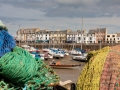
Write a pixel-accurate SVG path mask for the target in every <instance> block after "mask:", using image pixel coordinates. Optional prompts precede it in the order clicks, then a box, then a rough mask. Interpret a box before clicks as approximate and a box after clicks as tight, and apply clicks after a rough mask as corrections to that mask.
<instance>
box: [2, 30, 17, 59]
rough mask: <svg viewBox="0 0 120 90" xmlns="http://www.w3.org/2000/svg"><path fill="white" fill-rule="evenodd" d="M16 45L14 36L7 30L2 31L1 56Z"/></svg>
mask: <svg viewBox="0 0 120 90" xmlns="http://www.w3.org/2000/svg"><path fill="white" fill-rule="evenodd" d="M15 46H16V43H15V40H14V38H13V37H12V36H11V35H10V34H9V33H8V32H7V31H5V30H1V31H0V57H1V56H3V55H4V54H5V53H7V52H11V51H12V49H13V48H14V47H15Z"/></svg>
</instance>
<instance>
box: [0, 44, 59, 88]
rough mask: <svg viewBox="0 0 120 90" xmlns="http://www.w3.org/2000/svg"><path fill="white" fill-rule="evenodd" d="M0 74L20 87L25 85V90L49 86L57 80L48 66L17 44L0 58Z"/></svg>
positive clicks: (56, 82)
mask: <svg viewBox="0 0 120 90" xmlns="http://www.w3.org/2000/svg"><path fill="white" fill-rule="evenodd" d="M0 75H2V76H4V77H5V78H7V79H8V80H10V82H12V83H13V84H15V85H18V86H20V87H23V86H24V85H26V88H27V90H36V89H38V88H39V89H42V88H50V86H49V85H55V84H58V82H59V77H58V76H57V75H56V74H55V72H54V71H53V70H52V69H51V68H50V67H49V66H47V65H46V64H45V63H44V62H43V61H42V60H39V59H38V58H36V59H35V58H33V57H32V55H31V54H30V53H29V52H28V51H26V50H24V49H22V48H20V47H18V46H16V47H15V48H14V49H13V52H8V53H6V54H5V55H4V56H2V57H1V58H0ZM31 88H33V89H31Z"/></svg>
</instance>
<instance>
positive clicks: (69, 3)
mask: <svg viewBox="0 0 120 90" xmlns="http://www.w3.org/2000/svg"><path fill="white" fill-rule="evenodd" d="M0 3H4V4H10V5H13V6H14V7H17V8H26V9H37V10H39V11H42V12H44V14H45V16H47V17H69V18H73V17H88V18H89V17H112V16H114V15H116V16H120V13H119V12H118V10H119V8H120V6H119V5H120V1H119V0H2V1H0ZM106 13H107V14H106Z"/></svg>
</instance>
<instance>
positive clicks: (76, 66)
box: [49, 64, 81, 69]
mask: <svg viewBox="0 0 120 90" xmlns="http://www.w3.org/2000/svg"><path fill="white" fill-rule="evenodd" d="M49 66H51V67H52V68H61V69H74V68H78V67H79V66H81V65H66V64H65V65H53V64H52V65H49Z"/></svg>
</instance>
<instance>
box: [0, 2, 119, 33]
mask: <svg viewBox="0 0 120 90" xmlns="http://www.w3.org/2000/svg"><path fill="white" fill-rule="evenodd" d="M82 17H83V20H82ZM0 20H1V21H2V22H3V23H4V24H5V25H6V26H7V27H8V30H9V33H10V34H12V35H15V34H16V31H17V30H18V29H19V28H40V29H42V30H43V29H46V28H48V29H49V30H56V29H57V28H59V29H61V30H66V29H72V30H78V29H79V30H81V29H86V31H88V30H90V29H94V28H104V27H106V28H107V30H108V33H116V32H120V0H0ZM82 22H83V24H82Z"/></svg>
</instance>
